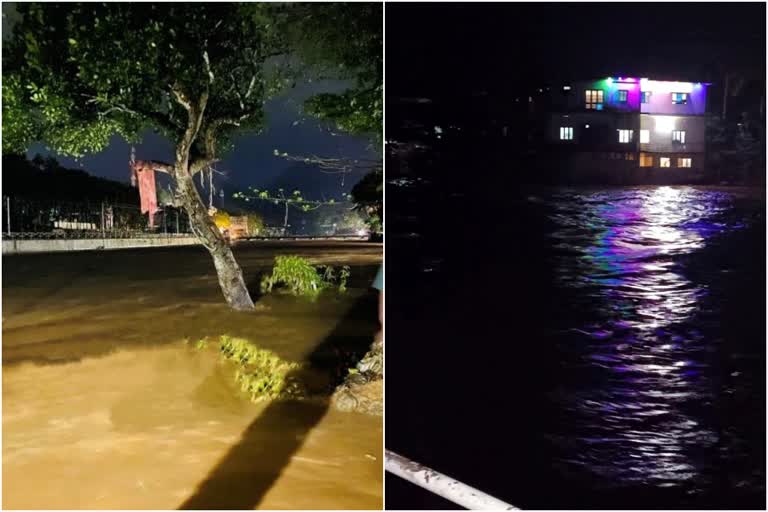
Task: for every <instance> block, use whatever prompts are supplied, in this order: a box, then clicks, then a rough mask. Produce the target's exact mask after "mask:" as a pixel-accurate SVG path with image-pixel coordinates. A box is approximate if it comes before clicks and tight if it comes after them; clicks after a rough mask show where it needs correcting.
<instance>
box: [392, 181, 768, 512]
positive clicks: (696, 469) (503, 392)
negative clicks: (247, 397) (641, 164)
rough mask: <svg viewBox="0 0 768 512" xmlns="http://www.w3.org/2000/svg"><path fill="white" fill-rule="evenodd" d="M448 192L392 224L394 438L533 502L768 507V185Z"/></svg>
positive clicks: (416, 502)
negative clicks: (507, 194) (487, 196)
mask: <svg viewBox="0 0 768 512" xmlns="http://www.w3.org/2000/svg"><path fill="white" fill-rule="evenodd" d="M393 195H395V196H396V194H393ZM390 197H391V196H390ZM444 197H445V199H444V200H442V204H440V205H439V203H438V202H437V201H435V202H432V203H430V206H432V207H433V208H434V207H438V205H439V207H440V208H442V211H444V212H445V213H444V214H443V216H442V217H432V218H431V219H432V220H430V217H429V215H423V214H421V213H418V212H417V213H416V214H414V217H417V218H420V219H427V220H426V221H425V222H422V223H413V224H411V225H410V226H409V229H404V230H402V233H403V234H405V233H410V235H408V236H389V232H388V236H389V238H388V240H387V250H388V255H387V258H388V260H387V269H388V274H387V285H388V294H387V297H388V298H387V329H388V333H387V344H388V352H387V375H388V379H387V393H388V394H387V419H386V421H387V445H388V448H390V449H393V450H395V451H399V452H402V453H403V454H404V455H407V456H411V457H413V458H415V459H417V460H419V461H421V462H424V463H426V464H429V465H432V466H433V467H435V468H436V469H438V470H441V471H444V472H446V473H448V474H451V475H453V476H456V477H457V478H459V479H462V480H465V481H467V483H470V484H472V485H475V486H476V487H478V488H480V489H483V490H485V491H487V492H490V493H491V494H494V495H496V496H498V497H499V498H502V499H505V500H507V501H509V502H510V503H512V504H514V505H517V506H520V507H524V508H764V506H765V471H764V468H765V391H764V390H765V387H764V386H765V203H764V199H762V198H761V197H757V194H755V193H754V192H749V191H746V190H724V189H723V190H718V189H703V188H691V187H636V188H614V189H602V190H600V189H589V190H587V189H576V190H545V191H542V190H538V191H530V193H528V192H526V193H525V194H522V195H519V196H515V197H511V198H508V200H506V201H497V202H493V201H487V202H484V203H483V204H482V205H479V204H478V201H477V200H476V199H468V198H467V197H466V196H462V195H461V194H458V195H451V194H448V195H446V196H444ZM388 206H390V205H388ZM462 206H464V208H462ZM470 206H471V207H470ZM478 206H482V208H478ZM388 211H392V210H391V208H389V207H388ZM438 218H439V222H436V221H435V219H438ZM407 289H409V290H410V291H409V292H407V294H406V290H407ZM401 374H407V375H410V376H411V377H410V380H405V381H404V380H403V379H402V378H401V377H399V376H400V375H401ZM393 375H398V378H397V380H395V379H394V378H393V377H392V376H393ZM386 498H387V507H388V508H411V507H413V508H419V507H425V508H427V507H446V506H449V505H447V504H446V503H445V502H442V501H438V500H435V499H434V498H431V497H429V495H427V494H425V493H423V492H421V491H419V490H415V489H414V488H411V487H410V486H408V485H407V484H404V483H402V482H401V481H398V480H397V479H396V478H393V477H390V476H387V495H386Z"/></svg>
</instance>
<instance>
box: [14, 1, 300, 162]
mask: <svg viewBox="0 0 768 512" xmlns="http://www.w3.org/2000/svg"><path fill="white" fill-rule="evenodd" d="M241 9H242V7H241V6H240V5H238V4H231V3H224V2H221V3H218V2H215V3H202V4H194V3H192V4H189V3H160V4H155V3H152V4H130V3H117V2H115V3H112V2H109V3H107V2H105V3H95V4H94V3H86V4H75V3H65V4H42V3H25V4H19V5H18V10H19V13H20V15H21V19H20V20H19V21H18V22H17V24H16V26H15V27H14V30H13V35H12V37H11V38H10V40H8V41H7V42H4V43H3V44H4V55H3V78H4V80H3V118H4V122H3V151H4V152H20V151H23V150H24V149H26V148H27V147H28V146H29V144H30V143H32V142H34V141H42V142H44V143H46V144H47V145H48V146H49V147H51V148H52V149H54V150H55V151H57V152H58V153H60V154H64V155H71V156H81V155H83V154H85V153H87V152H97V151H100V150H102V149H104V148H105V147H106V146H107V145H108V144H109V139H110V137H111V136H112V135H113V134H118V135H121V136H123V137H125V138H126V139H127V140H135V139H136V138H137V137H138V135H139V134H140V133H141V132H142V130H144V129H146V128H153V129H155V130H157V131H159V132H161V133H163V134H164V135H166V136H167V137H168V138H169V139H171V141H174V142H177V141H180V140H182V138H183V137H184V134H185V132H186V131H187V130H188V128H189V123H188V111H189V107H190V106H192V105H194V106H196V107H198V108H200V110H201V111H203V112H204V115H202V116H201V120H200V124H199V130H198V133H199V134H200V135H201V136H199V137H196V138H195V139H194V144H193V146H192V147H191V154H190V156H191V159H192V160H193V161H197V162H198V164H197V165H193V167H201V166H202V165H203V164H204V163H205V162H206V161H209V160H212V159H214V158H216V156H217V150H218V149H219V148H220V147H221V146H224V145H225V144H226V141H227V140H229V136H230V135H231V134H232V132H233V131H234V130H236V129H251V130H258V129H260V128H261V127H262V125H263V122H264V112H263V104H264V101H265V99H266V98H268V97H269V96H270V95H272V94H274V93H275V92H277V91H278V90H280V88H281V86H282V85H285V83H286V81H287V79H286V78H285V77H284V76H283V75H281V69H284V68H285V67H286V64H285V63H287V57H286V55H287V46H286V42H285V41H286V40H285V38H284V37H283V36H281V35H280V34H279V33H277V31H276V30H275V29H276V27H275V25H274V24H273V23H271V20H270V17H269V16H268V15H267V14H268V13H269V11H270V8H269V7H268V6H266V5H265V4H253V5H252V6H250V7H249V12H250V13H251V15H250V16H246V15H244V13H243V12H241ZM260 12H261V13H264V15H263V16H256V15H255V14H258V13H260ZM281 60H282V61H283V63H281ZM201 113H202V112H201ZM194 170H199V169H194Z"/></svg>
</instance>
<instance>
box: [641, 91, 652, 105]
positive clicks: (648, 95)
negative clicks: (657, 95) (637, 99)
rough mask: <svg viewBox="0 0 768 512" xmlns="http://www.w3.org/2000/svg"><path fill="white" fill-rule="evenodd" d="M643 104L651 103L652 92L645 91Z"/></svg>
mask: <svg viewBox="0 0 768 512" xmlns="http://www.w3.org/2000/svg"><path fill="white" fill-rule="evenodd" d="M641 101H642V102H643V103H650V102H651V91H643V97H642V99H641Z"/></svg>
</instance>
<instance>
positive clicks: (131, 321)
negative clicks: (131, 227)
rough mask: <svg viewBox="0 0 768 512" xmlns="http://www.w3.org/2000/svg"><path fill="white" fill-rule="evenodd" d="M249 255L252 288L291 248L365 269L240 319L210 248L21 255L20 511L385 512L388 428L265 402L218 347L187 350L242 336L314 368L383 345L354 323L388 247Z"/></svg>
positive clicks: (8, 427) (333, 246)
mask: <svg viewBox="0 0 768 512" xmlns="http://www.w3.org/2000/svg"><path fill="white" fill-rule="evenodd" d="M235 252H236V256H237V257H238V260H239V261H240V263H241V265H242V267H243V270H244V273H245V276H246V281H247V282H249V285H250V286H251V289H257V288H258V286H256V284H257V283H258V279H259V274H260V273H261V272H264V271H266V270H267V269H268V268H270V266H271V264H272V262H273V259H274V256H275V255H276V254H300V255H302V256H305V257H307V258H309V259H310V260H311V261H312V262H313V263H327V264H334V265H342V264H347V265H350V266H351V267H352V277H351V280H350V290H349V292H348V293H347V294H345V295H338V294H335V293H329V294H326V295H324V296H321V298H320V299H319V300H317V301H315V302H312V301H307V300H300V299H297V298H293V297H288V296H280V295H269V296H265V297H262V298H260V299H259V301H258V303H259V307H258V311H256V312H254V313H237V312H233V311H230V310H229V309H228V308H227V307H226V305H225V304H224V303H223V299H222V297H221V293H220V290H219V288H218V284H217V281H216V276H215V274H214V272H213V265H212V262H211V260H210V258H209V257H208V255H207V253H206V252H205V251H204V250H203V249H201V248H173V249H149V250H136V251H102V252H88V253H67V254H47V255H27V256H12V257H4V258H3V269H2V271H3V307H2V313H3V325H2V329H3V342H2V345H3V347H2V348H3V375H2V382H3V405H2V412H3V418H2V425H3V449H2V455H3V491H4V492H3V503H2V505H3V508H10V509H29V508H34V509H50V508H57V509H86V508H87V509H175V508H180V507H183V508H206V509H212V508H213V509H215V508H267V509H303V508H312V509H329V508H330V509H375V508H381V507H382V476H383V472H382V460H381V454H382V421H381V418H380V417H373V416H366V415H362V414H356V413H342V412H338V411H335V410H333V409H332V408H329V406H328V404H327V401H323V400H307V401H296V402H272V403H261V404H254V403H250V402H248V401H247V400H245V399H243V398H242V397H240V396H238V395H237V393H235V392H234V390H233V384H232V379H231V375H230V374H229V373H228V371H227V369H226V368H225V367H224V366H223V365H222V364H221V362H220V361H219V359H218V358H217V355H216V354H215V353H214V352H213V351H196V350H193V349H191V348H190V347H189V346H188V345H186V344H185V343H184V341H183V340H184V339H185V338H188V339H192V340H194V339H198V338H201V337H203V336H219V335H222V334H229V335H232V336H242V337H245V338H248V339H251V340H253V341H255V342H256V343H257V344H258V345H259V346H260V347H263V348H268V349H270V350H273V351H274V352H276V353H277V354H279V355H280V356H281V357H283V358H286V359H291V360H295V361H301V360H304V359H306V358H308V357H310V356H311V355H312V354H314V353H316V352H317V350H318V347H319V346H321V345H323V344H328V343H329V340H331V342H332V341H333V340H336V339H341V340H349V339H352V338H355V337H357V338H360V339H366V338H367V339H370V337H371V336H372V334H373V329H374V328H375V324H374V323H373V322H372V321H371V318H373V319H375V311H373V312H372V315H371V316H370V317H368V316H360V315H353V314H351V313H350V312H351V311H353V310H354V307H355V305H356V304H360V303H361V302H362V301H363V299H367V298H370V292H369V291H368V290H367V287H368V285H369V283H370V282H371V280H372V279H373V276H374V274H375V271H376V268H377V266H378V264H379V263H380V262H381V258H382V249H381V245H378V244H363V243H328V242H323V243H320V242H315V243H312V242H303V243H297V242H294V243H266V242H262V243H253V244H243V245H239V246H237V247H236V250H235ZM366 304H367V302H366ZM371 304H373V305H374V307H375V301H373V302H371ZM331 345H332V343H331Z"/></svg>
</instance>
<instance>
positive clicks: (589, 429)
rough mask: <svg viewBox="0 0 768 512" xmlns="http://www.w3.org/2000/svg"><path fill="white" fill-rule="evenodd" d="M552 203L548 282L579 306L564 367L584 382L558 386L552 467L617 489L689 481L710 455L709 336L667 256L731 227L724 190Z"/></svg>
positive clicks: (609, 194)
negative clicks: (561, 423) (558, 447)
mask: <svg viewBox="0 0 768 512" xmlns="http://www.w3.org/2000/svg"><path fill="white" fill-rule="evenodd" d="M552 203H553V207H554V208H555V213H554V214H553V220H554V222H555V223H556V225H557V229H556V231H555V232H554V233H553V237H554V242H555V247H556V248H557V249H558V250H560V251H561V256H559V260H558V264H557V281H558V282H557V286H559V287H564V288H570V289H578V293H579V296H581V297H584V304H582V305H581V307H582V308H584V309H585V310H588V311H591V313H590V316H589V318H590V320H591V321H590V322H589V323H588V324H586V325H584V324H581V325H573V326H572V329H571V331H570V334H572V336H570V335H569V336H568V343H572V344H573V345H572V346H571V347H569V350H571V351H573V352H574V353H575V354H576V357H575V358H574V359H573V360H574V361H575V363H574V364H572V365H571V366H573V367H572V368H570V369H571V370H573V371H576V372H577V371H579V370H580V369H581V370H584V371H586V372H589V374H590V376H591V378H590V379H589V383H588V384H586V385H584V384H583V383H581V384H580V385H579V386H570V387H567V388H566V387H564V388H563V390H562V391H560V392H558V397H557V400H558V401H560V402H561V403H562V408H563V409H564V410H565V411H566V414H567V416H568V418H567V422H568V423H569V425H570V426H569V427H568V433H567V434H562V435H560V436H557V435H555V436H554V438H556V439H558V438H559V439H560V440H561V442H565V443H568V444H569V448H568V449H567V450H566V452H567V453H568V454H569V455H567V456H565V455H564V457H563V458H564V460H563V463H564V464H566V465H569V466H572V467H573V466H576V467H580V468H584V469H587V470H589V471H591V472H594V473H597V474H599V475H600V476H601V477H604V478H605V479H606V480H609V481H612V482H615V483H616V484H618V485H620V484H622V483H627V482H630V483H631V482H643V483H648V484H652V485H658V486H662V487H675V486H686V487H690V486H688V485H686V484H687V483H688V482H689V481H691V480H694V479H695V480H696V481H697V486H696V487H700V485H701V483H702V479H706V478H707V477H706V472H707V465H708V464H710V463H711V462H710V461H711V460H713V457H711V456H704V454H705V453H707V452H712V450H713V449H715V448H716V445H717V443H718V434H717V429H716V428H715V427H714V426H713V425H712V422H711V421H708V416H707V414H706V412H705V411H706V409H707V407H708V406H709V405H710V404H711V402H712V400H713V399H715V397H714V396H713V393H714V392H713V389H714V388H713V386H712V383H711V378H710V376H709V373H710V372H708V371H707V366H708V362H707V361H708V359H707V353H708V352H710V351H711V350H712V344H713V341H712V340H711V339H708V338H707V337H705V336H704V335H702V334H701V332H700V331H699V330H698V329H697V327H696V322H695V318H694V317H695V314H696V313H697V311H698V310H699V309H700V308H701V305H702V301H704V300H705V299H706V297H707V293H708V290H707V288H706V286H705V285H704V284H701V283H696V282H692V281H691V280H690V279H689V278H687V277H686V276H685V275H684V274H683V273H682V272H681V267H680V262H679V257H680V256H684V255H688V254H691V253H693V252H694V251H697V250H700V249H702V248H704V247H705V246H706V244H707V241H708V240H709V239H711V238H712V237H713V236H715V235H717V234H718V233H721V232H723V231H725V230H731V229H735V228H738V227H739V226H740V224H739V223H738V222H735V221H728V220H727V219H728V216H727V215H724V213H725V212H726V211H727V210H728V208H729V204H730V197H729V196H728V195H727V194H724V193H719V192H712V191H701V190H696V189H692V188H670V187H659V188H641V189H631V190H613V191H601V192H595V193H583V192H579V193H564V194H560V195H558V196H556V197H554V198H553V201H552ZM575 307H576V308H578V307H580V306H579V305H576V306H575ZM575 318H580V319H583V318H584V315H580V316H577V317H575ZM575 322H576V321H575ZM574 424H575V426H574ZM564 428H565V427H564ZM563 440H565V441H563ZM710 455H711V453H710Z"/></svg>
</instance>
